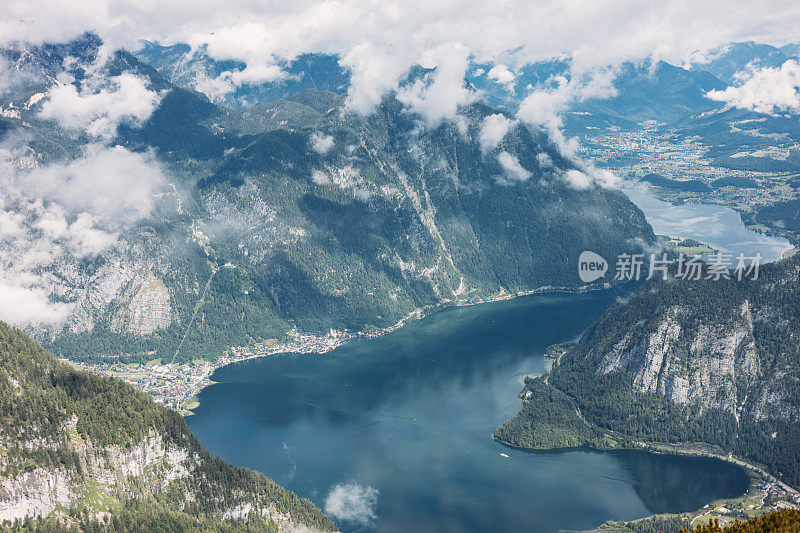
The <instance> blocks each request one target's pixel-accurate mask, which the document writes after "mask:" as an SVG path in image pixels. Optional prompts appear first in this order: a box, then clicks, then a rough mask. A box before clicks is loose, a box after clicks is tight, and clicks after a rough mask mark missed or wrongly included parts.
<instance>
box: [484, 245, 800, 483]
mask: <svg viewBox="0 0 800 533" xmlns="http://www.w3.org/2000/svg"><path fill="white" fill-rule="evenodd" d="M799 278H800V257H798V256H794V257H792V258H790V259H786V260H783V261H781V262H779V263H772V264H768V265H765V266H762V267H761V271H760V274H759V277H758V279H757V280H752V279H750V280H748V279H747V278H746V277H745V279H744V280H742V281H737V280H736V279H731V280H725V279H721V280H718V281H714V280H713V279H710V280H699V281H694V280H685V281H684V280H678V279H675V278H673V279H670V280H668V281H662V280H660V279H659V280H658V281H654V280H651V281H648V282H646V283H645V284H644V285H643V286H642V287H640V288H639V289H638V290H637V291H636V292H635V293H634V294H633V295H632V296H631V297H630V299H629V300H628V301H626V302H621V303H618V304H617V305H615V306H614V307H612V308H611V309H610V310H609V311H608V312H607V313H606V314H604V315H603V316H602V317H601V318H600V319H599V320H598V322H597V323H596V324H594V325H593V326H591V327H590V328H589V329H588V330H587V331H586V332H585V333H584V335H583V337H582V338H581V339H580V341H579V342H577V344H574V345H572V346H569V347H567V348H565V349H563V352H564V353H563V355H561V357H560V358H559V359H558V362H557V364H556V365H555V366H554V368H553V371H552V373H550V374H549V375H547V376H545V377H540V378H535V379H528V380H526V384H525V389H524V391H523V393H522V396H523V397H524V398H525V401H524V404H523V408H522V411H521V413H520V414H519V415H518V416H517V417H516V418H515V419H513V420H511V421H509V422H507V423H506V424H503V425H502V426H501V427H500V428H498V429H497V432H496V434H495V435H496V437H497V438H498V439H500V440H502V441H504V442H508V443H510V444H514V445H518V446H525V447H534V448H556V447H564V446H581V445H591V446H596V447H602V448H607V447H616V446H630V445H634V444H636V443H637V442H642V441H643V442H657V443H679V444H683V443H704V444H705V445H706V446H708V447H710V449H711V450H718V451H719V452H718V453H726V454H727V453H734V454H736V455H738V456H740V457H745V458H747V459H749V460H751V461H754V462H756V463H757V464H761V465H765V467H766V468H767V469H768V470H769V471H770V472H771V473H772V474H774V475H775V476H777V477H778V478H780V479H782V480H784V481H785V482H787V483H790V484H793V485H795V486H797V485H798V484H800V432H799V429H798V428H800V425H798V421H799V419H800V383H798V380H797V376H798V374H799V373H800V351H799V350H798V342H797V341H798V336H800V283H798V281H799Z"/></svg>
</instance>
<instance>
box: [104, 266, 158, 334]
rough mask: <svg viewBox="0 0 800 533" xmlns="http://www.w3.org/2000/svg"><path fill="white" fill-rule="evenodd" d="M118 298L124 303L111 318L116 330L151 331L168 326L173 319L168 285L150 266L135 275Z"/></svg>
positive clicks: (144, 332) (141, 332)
mask: <svg viewBox="0 0 800 533" xmlns="http://www.w3.org/2000/svg"><path fill="white" fill-rule="evenodd" d="M118 300H119V303H120V304H121V305H120V307H119V311H118V312H117V313H116V314H115V315H114V316H113V318H112V321H111V326H112V329H113V330H114V331H116V332H117V333H126V332H128V333H134V334H136V335H148V334H150V333H153V332H154V331H155V330H157V329H163V328H166V327H167V326H169V324H170V322H171V309H172V308H171V305H170V296H169V291H168V290H167V286H166V285H164V282H163V281H161V280H160V279H158V278H157V277H156V276H155V275H153V273H152V272H151V271H149V270H148V271H146V272H145V273H144V275H139V276H136V277H135V278H133V279H132V280H131V281H130V283H129V284H128V285H127V286H126V287H125V288H124V289H123V290H122V291H121V294H120V296H119V297H118Z"/></svg>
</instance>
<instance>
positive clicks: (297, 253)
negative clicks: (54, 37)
mask: <svg viewBox="0 0 800 533" xmlns="http://www.w3.org/2000/svg"><path fill="white" fill-rule="evenodd" d="M67 55H68V54H66V53H65V54H64V57H66V56H67ZM62 62H63V61H62ZM114 64H115V65H116V64H127V65H130V67H129V68H130V70H131V72H136V73H141V74H137V75H140V76H141V77H143V78H144V79H146V80H148V83H149V84H150V87H152V88H153V89H157V88H158V87H163V88H162V89H158V90H159V95H160V100H159V105H158V107H157V108H156V109H155V110H154V111H153V113H152V115H151V116H150V117H149V118H148V119H147V120H146V121H145V122H144V123H142V124H122V125H121V126H120V127H119V128H118V129H117V131H116V137H115V138H114V139H113V141H112V142H111V144H112V145H117V148H119V149H125V150H128V151H131V152H132V153H136V154H150V156H151V157H152V158H153V159H154V160H155V163H156V164H157V165H159V166H160V168H161V170H162V171H163V174H164V176H165V179H164V183H161V184H160V185H159V188H158V189H157V191H155V192H156V194H154V195H153V196H154V200H153V203H154V206H153V209H152V214H151V215H150V216H148V217H147V218H143V219H138V220H137V221H136V222H135V223H134V224H129V225H126V226H125V227H121V228H119V229H118V230H117V233H116V235H117V238H118V240H117V243H115V245H114V246H112V247H109V248H108V249H106V250H104V251H102V252H101V253H99V254H97V255H96V256H93V257H92V260H91V261H76V260H75V258H74V257H69V256H66V257H64V258H59V259H58V260H56V261H54V262H53V263H52V264H50V265H47V266H46V267H45V268H44V269H43V271H44V272H46V273H48V275H47V276H43V278H45V282H44V283H45V286H44V288H43V290H45V291H47V293H49V294H54V295H58V298H59V302H60V303H63V304H64V305H66V306H69V308H70V312H69V313H68V315H67V317H66V319H65V321H64V322H63V323H61V324H56V325H48V326H43V327H39V328H32V329H33V330H34V331H36V333H37V335H38V336H39V338H40V339H42V340H44V341H46V342H47V345H48V347H50V348H51V349H53V350H54V351H56V352H58V353H61V354H63V355H68V356H70V357H77V356H81V357H86V356H87V354H90V356H98V355H99V356H104V355H111V354H120V353H125V354H128V355H126V357H135V358H140V359H141V358H147V359H152V358H154V357H160V358H162V359H166V360H172V359H176V360H181V359H183V360H185V359H192V358H195V357H198V356H206V357H214V356H217V355H219V354H220V353H221V352H222V351H223V350H225V349H226V348H228V347H229V346H231V345H248V344H251V343H253V342H257V341H261V340H263V339H271V338H280V337H283V336H285V335H286V332H287V331H289V330H290V329H292V328H297V329H298V330H301V331H306V332H312V333H316V334H325V333H327V332H328V331H329V330H330V329H331V328H336V329H338V330H341V329H349V330H365V329H371V328H374V327H378V328H382V327H387V326H391V325H394V324H395V323H397V322H398V321H399V320H400V319H402V318H403V317H405V316H407V315H409V314H410V313H414V312H416V311H417V310H418V309H421V308H423V309H424V308H427V307H436V306H441V305H446V304H448V303H453V302H456V301H462V302H468V301H477V300H479V299H485V298H494V297H500V296H505V295H509V294H514V293H518V292H524V291H529V290H534V289H538V288H544V287H552V286H566V287H577V286H579V285H580V280H579V279H578V277H577V275H576V273H575V271H574V270H575V269H574V265H575V261H576V260H577V257H578V255H579V254H580V252H581V251H583V250H584V249H593V250H596V251H597V252H598V253H602V254H604V255H606V256H613V255H616V254H617V253H620V252H622V251H625V250H635V249H637V248H638V247H639V246H641V244H648V243H653V242H654V236H653V233H652V230H651V228H650V227H649V225H648V224H647V222H646V221H645V219H644V216H643V215H642V213H641V211H639V209H638V208H636V207H635V206H634V205H633V204H632V203H631V202H630V201H629V200H628V199H627V197H625V196H624V195H623V194H622V193H620V192H617V191H614V190H611V189H607V188H605V187H602V186H600V185H598V184H596V183H594V182H592V181H591V180H590V179H589V178H588V177H587V176H586V175H584V174H580V173H578V172H577V170H578V169H575V168H573V167H574V164H573V163H571V162H569V161H567V160H565V159H564V158H563V157H561V156H560V155H559V153H558V151H557V150H556V148H555V147H554V146H552V145H551V144H550V142H549V141H548V140H547V138H546V137H545V136H544V135H542V134H541V133H539V132H538V131H535V130H531V129H529V128H527V127H525V126H523V125H521V124H519V123H516V122H512V121H510V119H509V118H508V117H504V116H502V115H501V114H499V113H498V112H496V111H495V110H493V109H491V108H489V107H486V106H484V105H481V104H473V105H471V106H469V107H465V108H464V109H462V110H461V111H460V113H459V116H458V117H457V119H455V120H449V121H443V122H441V123H440V124H438V125H423V122H422V117H419V116H416V115H413V114H411V113H410V112H409V111H408V110H407V109H406V108H404V107H403V106H402V105H401V104H400V102H399V101H398V100H397V99H395V98H394V97H391V96H390V97H387V98H386V99H385V100H384V101H383V103H382V104H381V105H380V107H379V108H378V109H377V111H376V112H375V113H374V114H372V115H371V116H369V117H366V118H363V117H359V116H356V115H353V114H350V113H348V112H346V110H345V109H344V108H343V97H342V96H341V95H339V94H336V93H331V92H324V91H316V90H309V91H304V92H301V93H299V94H297V95H295V96H293V97H291V98H287V99H284V100H278V101H275V102H271V103H268V104H263V105H259V106H255V107H252V108H250V109H248V110H246V111H237V110H230V109H226V108H222V107H219V106H216V105H214V104H212V103H211V102H209V101H208V100H207V99H206V98H204V97H203V96H201V95H199V94H198V93H195V92H193V91H189V90H185V89H180V88H177V87H175V86H173V85H171V84H170V83H169V82H167V81H166V80H164V79H163V78H162V77H161V76H160V75H159V74H158V73H157V72H155V71H154V70H153V69H150V68H149V67H147V66H146V65H143V64H141V63H140V62H139V61H138V60H137V59H136V58H134V57H133V56H131V55H130V54H125V53H124V52H123V53H119V54H117V55H115V63H114ZM421 75H422V76H425V74H424V73H422V74H421ZM21 101H27V100H21ZM40 105H41V104H38V103H37V104H33V105H32V106H30V109H26V110H24V112H21V113H20V117H19V118H18V119H16V122H15V124H16V127H17V128H18V130H20V131H25V132H26V135H28V137H27V139H28V140H27V141H25V142H24V149H20V150H18V151H17V152H14V153H13V154H12V158H11V159H12V161H11V163H12V164H14V165H18V166H25V165H29V166H32V167H33V168H34V169H40V168H41V167H42V166H43V165H42V163H41V161H50V160H54V161H57V162H61V161H63V160H64V157H62V158H61V159H59V158H58V156H57V154H55V153H54V152H53V151H50V152H48V150H47V148H46V147H47V145H48V144H47V142H46V141H47V140H51V141H52V142H53V143H55V139H54V138H56V137H59V136H63V137H65V138H67V139H70V140H71V142H72V143H73V147H74V152H75V153H76V154H81V153H82V150H85V148H84V145H85V141H82V140H81V138H80V136H76V135H74V134H69V135H67V134H65V133H64V132H63V131H62V129H61V128H60V126H59V125H58V124H55V123H53V122H52V121H44V120H42V118H41V117H40V116H39V115H38V114H37V113H38V109H39V106H40ZM490 117H491V118H492V120H494V121H498V120H500V121H506V122H508V123H509V124H510V127H509V129H508V132H507V134H506V135H504V136H502V138H498V139H494V140H492V139H489V140H488V141H487V140H486V138H485V136H483V134H482V132H483V127H484V124H485V122H486V120H487V119H489V118H490ZM42 152H48V153H44V154H42ZM570 171H572V172H571V173H570ZM575 176H577V177H578V178H577V179H578V183H577V185H576V184H575V183H571V182H570V181H569V179H568V177H572V178H575ZM3 247H5V251H6V253H7V254H8V256H9V258H10V257H13V255H14V254H15V253H16V250H15V248H14V245H13V244H12V245H8V244H5V245H0V250H1V249H3ZM50 274H52V275H50Z"/></svg>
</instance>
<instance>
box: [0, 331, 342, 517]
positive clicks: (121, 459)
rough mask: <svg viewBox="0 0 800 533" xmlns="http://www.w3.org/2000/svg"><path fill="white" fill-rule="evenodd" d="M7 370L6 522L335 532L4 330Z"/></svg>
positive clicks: (0, 491) (143, 399)
mask: <svg viewBox="0 0 800 533" xmlns="http://www.w3.org/2000/svg"><path fill="white" fill-rule="evenodd" d="M0 363H2V364H0V369H1V370H0V446H2V448H1V449H2V453H0V465H2V468H0V522H3V523H9V522H11V523H17V524H20V523H21V522H22V521H23V520H25V519H31V518H33V519H36V518H39V517H40V518H42V519H45V520H46V521H47V523H48V524H50V526H51V527H52V526H53V525H54V523H60V524H61V526H64V527H67V526H69V525H70V524H72V525H81V526H82V528H83V530H100V529H99V527H98V526H97V525H95V526H94V527H95V528H97V529H87V528H88V527H89V526H90V525H91V523H92V522H95V523H96V524H97V523H99V524H102V523H104V522H105V523H106V524H107V525H108V530H110V531H123V530H124V531H131V530H139V531H146V530H150V531H154V530H162V531H163V530H173V531H177V530H181V531H187V530H195V531H200V530H203V531H211V530H219V531H250V530H252V531H256V530H257V531H277V530H278V529H286V528H288V527H289V526H291V525H298V524H303V525H305V526H308V527H313V528H316V529H318V530H326V531H333V530H335V529H336V528H335V526H334V524H333V523H332V522H331V521H330V520H329V519H328V518H327V517H326V516H325V515H324V514H322V512H321V511H320V510H319V509H317V508H316V507H315V506H314V505H313V504H312V503H311V502H310V501H308V500H305V499H300V498H298V497H297V496H295V495H294V494H293V493H291V492H288V491H286V490H284V489H283V488H282V487H280V486H278V485H276V484H275V483H274V482H272V481H271V480H269V479H267V478H266V477H264V476H263V475H261V474H259V473H257V472H254V471H252V470H249V469H246V468H239V467H236V466H233V465H230V464H228V463H226V462H224V461H222V460H220V459H218V458H215V457H212V456H211V455H210V454H209V453H208V452H207V451H206V450H204V449H203V448H202V447H201V446H200V444H199V443H198V441H197V439H196V438H195V437H194V436H193V435H192V434H191V433H190V432H189V428H188V427H187V425H186V422H184V420H183V418H182V417H181V416H180V415H178V414H177V413H176V412H174V411H171V410H169V409H166V408H164V407H161V406H159V405H156V404H155V403H154V402H153V400H152V399H151V398H150V397H149V396H147V395H146V394H144V393H142V392H140V391H137V390H136V389H134V388H133V387H131V386H130V385H127V384H125V383H123V382H122V381H119V380H116V379H112V378H107V377H101V376H98V375H96V374H92V373H88V372H84V371H78V370H75V369H73V368H71V367H69V366H67V365H66V364H64V363H62V362H59V361H57V360H56V359H55V358H54V357H53V356H52V355H50V354H49V353H47V352H46V351H45V350H44V349H42V348H41V347H40V346H38V345H37V344H36V343H35V342H34V341H33V340H32V339H31V338H29V337H28V336H26V335H25V334H24V333H23V332H21V331H20V330H18V329H15V328H12V327H10V326H8V325H6V324H5V323H2V322H0ZM56 521H58V522H56ZM55 529H56V530H57V529H59V528H58V527H56V528H55Z"/></svg>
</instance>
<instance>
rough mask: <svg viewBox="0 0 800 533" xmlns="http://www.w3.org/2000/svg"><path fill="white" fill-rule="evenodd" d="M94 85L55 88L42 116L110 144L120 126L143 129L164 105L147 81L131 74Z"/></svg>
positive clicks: (53, 87)
mask: <svg viewBox="0 0 800 533" xmlns="http://www.w3.org/2000/svg"><path fill="white" fill-rule="evenodd" d="M95 85H96V84H95V83H86V82H84V83H82V84H81V87H80V88H78V87H76V86H75V84H74V83H73V80H66V82H65V83H60V84H56V85H53V86H52V87H51V88H50V89H49V90H48V91H47V94H46V95H45V100H44V101H43V103H42V108H41V110H40V112H39V116H40V117H42V118H44V119H50V120H55V121H56V122H58V124H59V125H61V126H62V127H63V128H66V129H72V130H82V131H86V133H88V134H89V135H91V136H92V137H95V138H97V139H103V140H107V141H108V140H111V139H113V138H114V137H115V136H116V133H117V128H118V127H119V125H120V124H127V125H131V126H141V125H142V124H143V123H144V122H145V121H146V120H147V119H148V118H150V115H152V114H153V111H155V109H156V108H157V107H158V104H159V102H160V101H161V96H160V95H159V94H158V93H157V92H155V91H151V90H150V89H148V88H147V84H146V82H145V81H144V80H142V79H141V78H139V77H138V76H135V75H133V74H130V73H123V74H120V75H119V76H114V77H111V78H109V79H108V80H104V81H103V83H102V86H100V87H96V86H95Z"/></svg>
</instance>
